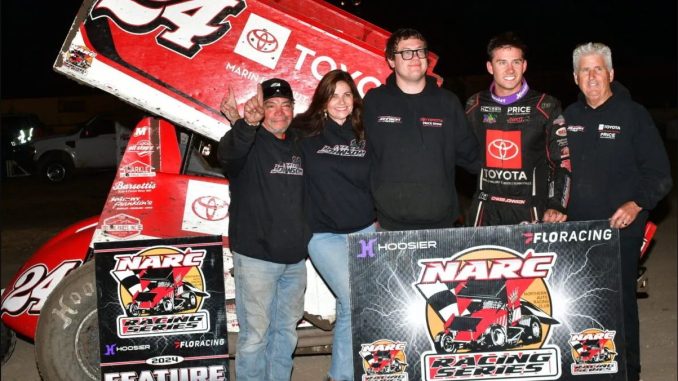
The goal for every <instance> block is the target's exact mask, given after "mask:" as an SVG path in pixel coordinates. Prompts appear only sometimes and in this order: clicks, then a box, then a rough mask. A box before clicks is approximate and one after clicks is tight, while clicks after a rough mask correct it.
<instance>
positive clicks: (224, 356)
mask: <svg viewBox="0 0 678 381" xmlns="http://www.w3.org/2000/svg"><path fill="white" fill-rule="evenodd" d="M222 250H223V249H222V238H221V236H204V237H190V238H173V239H154V240H137V241H126V242H106V243H96V244H95V245H94V254H95V261H96V263H95V264H96V282H97V295H98V299H97V307H98V317H99V340H100V341H99V343H100V349H99V350H100V351H101V379H102V380H105V381H119V380H149V381H151V380H152V381H155V380H168V381H169V380H171V381H184V380H228V378H229V374H228V333H227V330H226V310H225V309H226V303H225V297H224V279H223V261H222V255H223V251H222Z"/></svg>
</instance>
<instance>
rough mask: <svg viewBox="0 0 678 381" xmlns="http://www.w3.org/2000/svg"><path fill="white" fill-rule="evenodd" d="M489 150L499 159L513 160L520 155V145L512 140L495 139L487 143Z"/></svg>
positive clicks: (491, 154)
mask: <svg viewBox="0 0 678 381" xmlns="http://www.w3.org/2000/svg"><path fill="white" fill-rule="evenodd" d="M487 152H488V153H489V154H490V156H492V157H493V158H495V159H498V160H511V159H513V158H514V157H516V156H518V153H520V150H519V148H518V145H517V144H516V143H514V142H512V141H510V140H504V139H495V140H493V141H491V142H490V144H488V145H487Z"/></svg>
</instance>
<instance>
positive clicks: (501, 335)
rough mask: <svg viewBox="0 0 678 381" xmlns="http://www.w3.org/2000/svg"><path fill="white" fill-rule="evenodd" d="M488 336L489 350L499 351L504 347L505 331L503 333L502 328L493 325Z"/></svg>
mask: <svg viewBox="0 0 678 381" xmlns="http://www.w3.org/2000/svg"><path fill="white" fill-rule="evenodd" d="M488 336H489V339H490V346H491V348H493V349H501V348H504V347H506V331H504V328H502V327H500V326H498V325H495V326H493V327H491V328H490V332H489V333H488Z"/></svg>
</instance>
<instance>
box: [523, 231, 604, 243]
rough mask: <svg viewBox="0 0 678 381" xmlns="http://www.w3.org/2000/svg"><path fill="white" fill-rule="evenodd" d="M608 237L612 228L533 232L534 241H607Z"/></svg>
mask: <svg viewBox="0 0 678 381" xmlns="http://www.w3.org/2000/svg"><path fill="white" fill-rule="evenodd" d="M610 239H612V229H605V230H580V231H561V232H535V233H534V243H560V242H589V241H609V240H610Z"/></svg>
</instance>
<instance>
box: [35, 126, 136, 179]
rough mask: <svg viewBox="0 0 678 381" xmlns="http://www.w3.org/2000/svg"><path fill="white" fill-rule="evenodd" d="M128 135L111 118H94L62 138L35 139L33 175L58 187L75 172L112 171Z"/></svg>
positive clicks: (60, 136) (75, 127)
mask: <svg viewBox="0 0 678 381" xmlns="http://www.w3.org/2000/svg"><path fill="white" fill-rule="evenodd" d="M130 132H131V129H130V128H129V127H127V126H124V125H122V124H121V123H120V122H118V121H116V120H114V119H113V118H111V117H107V116H102V115H96V116H94V117H92V118H91V119H90V120H88V121H87V122H85V123H83V124H80V125H76V126H74V127H73V128H72V129H71V130H70V131H68V132H66V133H65V134H61V135H54V136H49V137H44V138H41V139H36V140H35V141H34V142H33V147H34V149H35V154H34V155H33V161H34V167H35V168H36V173H37V174H38V175H39V176H41V177H42V178H44V179H45V180H46V181H48V182H50V183H59V182H62V181H64V180H66V179H68V178H69V177H71V176H72V175H73V173H74V172H75V170H89V169H105V168H108V169H113V168H116V167H117V165H118V163H119V162H120V158H121V155H122V153H123V152H124V149H125V146H126V145H127V141H128V140H129V135H130Z"/></svg>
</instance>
